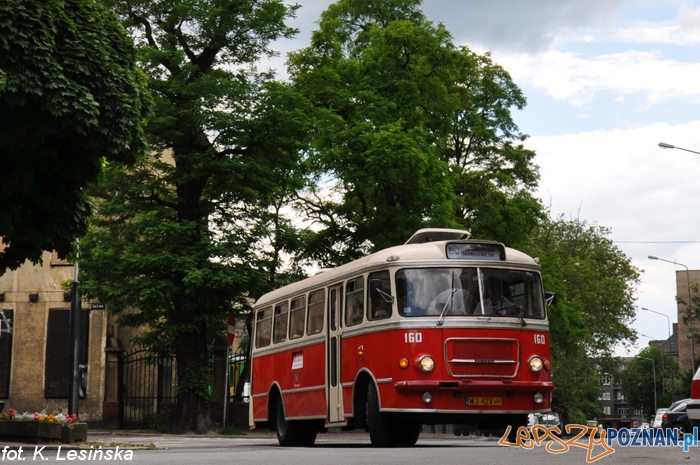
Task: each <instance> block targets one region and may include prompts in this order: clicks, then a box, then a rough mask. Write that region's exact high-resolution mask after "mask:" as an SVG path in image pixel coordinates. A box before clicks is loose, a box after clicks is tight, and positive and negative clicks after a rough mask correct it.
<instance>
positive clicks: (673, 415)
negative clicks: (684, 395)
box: [661, 399, 693, 433]
mask: <svg viewBox="0 0 700 465" xmlns="http://www.w3.org/2000/svg"><path fill="white" fill-rule="evenodd" d="M690 400H691V399H682V400H679V401H676V402H674V403H673V404H671V407H670V408H669V410H668V412H666V413H664V414H663V419H662V421H661V428H662V429H666V428H677V429H679V430H680V431H681V433H691V432H692V431H693V425H692V423H691V422H690V420H689V419H688V414H687V411H686V409H687V406H688V402H689V401H690Z"/></svg>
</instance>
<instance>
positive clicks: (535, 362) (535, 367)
mask: <svg viewBox="0 0 700 465" xmlns="http://www.w3.org/2000/svg"><path fill="white" fill-rule="evenodd" d="M528 365H529V366H530V371H532V372H533V373H539V372H540V371H542V368H543V367H544V362H543V361H542V359H541V358H540V357H538V356H537V355H534V356H532V357H530V360H529V361H528Z"/></svg>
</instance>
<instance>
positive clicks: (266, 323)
mask: <svg viewBox="0 0 700 465" xmlns="http://www.w3.org/2000/svg"><path fill="white" fill-rule="evenodd" d="M271 331H272V307H268V308H265V309H263V310H260V311H259V312H258V315H257V317H256V320H255V347H265V346H267V345H269V344H270V333H271Z"/></svg>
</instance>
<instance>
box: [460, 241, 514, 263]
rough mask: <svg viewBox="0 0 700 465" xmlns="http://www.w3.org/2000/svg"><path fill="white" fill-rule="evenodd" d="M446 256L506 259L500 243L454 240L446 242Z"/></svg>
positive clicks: (464, 258) (466, 258) (468, 258)
mask: <svg viewBox="0 0 700 465" xmlns="http://www.w3.org/2000/svg"><path fill="white" fill-rule="evenodd" d="M447 258H454V259H462V260H494V261H502V260H505V259H506V252H505V250H504V248H503V246H502V245H501V244H474V243H464V242H461V243H459V242H454V243H449V244H447Z"/></svg>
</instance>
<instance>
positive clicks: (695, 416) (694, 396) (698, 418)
mask: <svg viewBox="0 0 700 465" xmlns="http://www.w3.org/2000/svg"><path fill="white" fill-rule="evenodd" d="M685 412H686V413H687V414H688V420H690V423H691V424H692V425H693V426H698V427H700V368H698V371H696V372H695V375H694V376H693V381H692V382H691V383H690V400H689V401H688V405H687V406H686V407H685Z"/></svg>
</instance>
